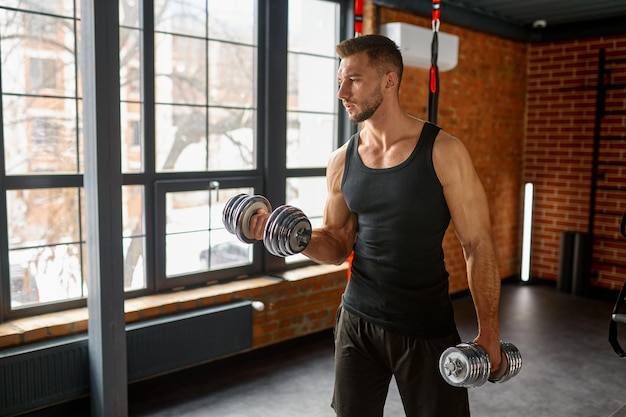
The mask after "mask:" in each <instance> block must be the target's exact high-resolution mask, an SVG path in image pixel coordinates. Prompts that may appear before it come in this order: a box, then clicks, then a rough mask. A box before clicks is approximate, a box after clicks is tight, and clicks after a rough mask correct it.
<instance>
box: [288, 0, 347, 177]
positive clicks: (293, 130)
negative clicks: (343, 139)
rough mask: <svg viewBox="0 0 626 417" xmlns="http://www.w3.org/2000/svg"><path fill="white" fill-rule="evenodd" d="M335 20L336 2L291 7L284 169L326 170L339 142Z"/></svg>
mask: <svg viewBox="0 0 626 417" xmlns="http://www.w3.org/2000/svg"><path fill="white" fill-rule="evenodd" d="M339 15H340V8H339V5H338V4H337V3H333V2H328V1H320V0H298V1H290V2H289V31H288V43H289V51H290V52H289V53H288V63H287V65H288V68H287V73H288V80H287V88H288V92H287V94H288V96H287V109H288V115H287V117H288V120H287V167H288V168H316V167H317V168H322V167H325V166H326V163H327V162H328V158H329V157H330V154H331V153H332V151H333V150H334V149H335V147H336V145H337V144H338V142H339V141H338V138H337V124H338V115H337V107H338V106H337V103H338V101H337V97H336V92H337V65H338V60H337V58H336V53H335V46H336V44H337V43H338V39H339V25H338V22H339ZM329 16H330V17H331V18H330V19H329V18H328V17H329ZM312 26H313V29H312V28H311V27H312Z"/></svg>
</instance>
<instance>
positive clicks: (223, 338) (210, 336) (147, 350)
mask: <svg viewBox="0 0 626 417" xmlns="http://www.w3.org/2000/svg"><path fill="white" fill-rule="evenodd" d="M126 330H127V346H126V349H127V352H128V381H129V382H135V381H138V380H140V379H145V378H149V377H153V376H156V375H159V374H163V373H166V372H171V371H173V370H177V369H182V368H185V367H189V366H191V365H196V364H199V363H202V362H206V361H208V360H211V359H214V358H217V357H220V356H224V355H227V354H230V353H235V352H240V351H242V350H244V349H249V348H251V347H252V305H251V303H250V302H248V301H244V302H240V303H236V304H228V305H225V306H223V307H215V308H211V309H207V310H200V311H192V312H190V313H188V314H184V315H178V316H174V317H165V318H163V319H158V320H153V321H150V322H139V323H135V324H131V325H129V326H128V327H127V329H126Z"/></svg>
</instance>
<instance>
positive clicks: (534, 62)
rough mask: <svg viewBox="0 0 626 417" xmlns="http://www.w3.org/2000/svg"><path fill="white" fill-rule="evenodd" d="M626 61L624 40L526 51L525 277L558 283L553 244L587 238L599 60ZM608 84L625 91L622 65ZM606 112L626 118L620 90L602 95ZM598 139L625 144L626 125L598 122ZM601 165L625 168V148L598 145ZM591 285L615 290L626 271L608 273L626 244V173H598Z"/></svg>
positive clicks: (624, 255) (625, 98)
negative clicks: (530, 204)
mask: <svg viewBox="0 0 626 417" xmlns="http://www.w3.org/2000/svg"><path fill="white" fill-rule="evenodd" d="M600 49H605V50H606V54H607V58H611V57H617V56H621V57H623V58H624V57H626V35H624V36H620V37H611V38H599V39H598V38H596V39H584V40H576V41H570V42H558V43H543V44H533V45H530V46H529V49H528V90H527V91H528V96H527V126H526V148H525V151H524V177H523V178H524V181H529V182H533V183H534V184H535V190H536V193H535V201H536V204H535V222H534V225H535V227H534V229H533V230H534V232H533V250H532V275H533V276H538V277H542V278H547V279H557V277H558V273H559V254H560V237H561V234H562V232H564V231H573V232H581V233H587V231H588V227H589V213H590V196H591V179H592V159H593V144H594V122H595V106H596V89H594V88H585V86H593V85H595V84H597V76H598V75H597V74H598V54H599V50H600ZM606 81H607V82H612V83H620V82H621V83H626V62H624V63H622V64H621V65H620V66H619V67H617V68H615V69H613V71H612V73H611V75H610V76H607V77H606ZM608 102H609V104H610V105H611V107H612V108H620V107H621V109H622V110H626V89H622V90H615V91H611V92H609V96H608ZM602 134H603V135H615V136H620V135H621V136H622V137H624V136H626V117H625V116H611V117H606V118H604V121H603V123H602ZM600 149H601V158H602V159H606V160H612V161H614V162H621V163H622V164H624V163H625V162H626V142H625V141H621V142H618V141H612V142H608V141H603V142H602V145H601V148H600ZM600 173H601V174H603V175H604V180H603V182H602V183H601V184H600V185H604V186H608V187H611V188H618V189H619V188H621V190H622V191H607V190H599V192H598V194H597V208H598V210H599V211H600V212H602V214H600V215H598V216H596V217H595V226H596V227H594V234H595V235H596V237H598V238H599V239H595V240H594V243H593V263H592V279H591V284H592V285H593V286H597V287H604V288H612V289H615V288H618V287H621V285H622V283H623V282H624V276H626V269H625V268H624V267H621V268H620V267H617V266H614V265H610V264H611V263H618V262H620V261H621V263H622V265H623V264H624V259H626V243H625V242H623V241H622V242H615V241H613V242H611V241H608V240H603V239H602V238H611V239H616V238H617V237H618V230H619V217H620V215H621V213H623V212H624V210H625V209H626V192H624V191H626V175H625V174H626V169H625V168H624V167H619V166H614V167H609V166H600Z"/></svg>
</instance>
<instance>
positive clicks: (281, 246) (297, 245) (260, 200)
mask: <svg viewBox="0 0 626 417" xmlns="http://www.w3.org/2000/svg"><path fill="white" fill-rule="evenodd" d="M260 208H263V209H265V210H266V211H267V212H268V213H270V212H271V214H270V217H269V218H268V219H267V223H266V224H265V229H264V230H263V244H264V245H265V248H266V249H267V251H268V252H269V253H271V254H272V255H274V256H280V257H285V256H290V255H295V254H297V253H300V252H302V251H303V250H304V249H305V248H306V247H307V245H308V244H309V241H310V240H311V232H312V227H311V222H310V221H309V219H308V217H307V216H306V215H305V214H304V213H303V212H302V210H300V209H298V208H296V207H293V206H289V205H286V204H285V205H282V206H280V207H277V208H276V209H275V210H274V211H272V206H271V204H270V202H269V201H268V200H267V199H266V198H265V197H263V196H261V195H254V196H250V195H247V194H237V195H236V196H234V197H231V198H230V199H229V200H228V201H227V202H226V204H225V205H224V210H223V211H222V222H223V223H224V227H225V228H226V230H227V231H228V232H229V233H232V234H234V235H235V236H237V238H238V239H239V240H241V241H242V242H244V243H254V242H256V240H255V239H254V236H252V234H251V233H250V218H251V217H252V216H253V215H254V214H255V213H256V211H257V210H258V209H260Z"/></svg>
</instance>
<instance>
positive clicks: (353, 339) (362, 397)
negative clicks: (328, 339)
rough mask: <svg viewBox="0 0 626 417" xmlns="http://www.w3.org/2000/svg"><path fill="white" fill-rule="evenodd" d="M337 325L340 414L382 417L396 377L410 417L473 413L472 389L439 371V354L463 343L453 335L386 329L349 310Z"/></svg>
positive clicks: (337, 401)
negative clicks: (455, 383) (430, 336)
mask: <svg viewBox="0 0 626 417" xmlns="http://www.w3.org/2000/svg"><path fill="white" fill-rule="evenodd" d="M337 316H338V318H337V323H336V325H335V390H334V395H333V402H332V407H333V408H334V409H335V412H336V413H337V416H338V417H382V415H383V409H384V405H385V400H386V399H387V392H388V389H389V383H390V382H391V377H392V376H393V377H395V379H396V382H397V384H398V390H399V392H400V398H401V399H402V405H403V406H404V411H405V413H406V416H407V417H444V416H445V417H468V416H469V415H470V413H469V401H468V395H467V389H466V388H458V387H453V386H451V385H449V384H448V383H446V382H445V381H444V379H443V378H442V377H441V375H440V374H439V357H440V356H441V353H443V351H444V350H446V349H447V348H448V347H450V346H454V345H456V344H458V343H459V342H460V338H459V335H458V333H457V332H455V334H452V335H450V336H448V337H444V338H435V339H420V338H417V337H411V336H405V335H401V334H398V333H393V332H389V331H386V330H384V329H382V328H381V327H379V326H376V325H374V324H371V323H369V322H367V321H365V320H363V319H361V318H360V317H358V316H356V315H354V314H351V313H350V312H348V311H346V310H345V309H341V308H340V310H339V312H338V313H337Z"/></svg>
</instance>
